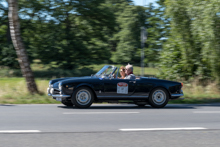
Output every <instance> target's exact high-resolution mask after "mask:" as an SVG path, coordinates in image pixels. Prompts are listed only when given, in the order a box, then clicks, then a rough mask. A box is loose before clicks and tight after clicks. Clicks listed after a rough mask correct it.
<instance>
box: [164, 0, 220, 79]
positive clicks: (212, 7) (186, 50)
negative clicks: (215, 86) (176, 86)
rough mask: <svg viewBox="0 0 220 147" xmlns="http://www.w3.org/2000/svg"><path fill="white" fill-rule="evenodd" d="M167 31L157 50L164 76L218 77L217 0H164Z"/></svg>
mask: <svg viewBox="0 0 220 147" xmlns="http://www.w3.org/2000/svg"><path fill="white" fill-rule="evenodd" d="M165 4H166V7H167V9H166V14H167V15H168V16H169V18H170V22H171V25H170V27H171V32H170V36H169V39H168V41H167V42H166V43H165V44H164V49H163V52H162V54H161V68H162V70H163V71H164V73H163V75H164V76H165V77H170V78H175V77H182V78H185V79H186V80H187V79H190V78H191V77H192V76H198V77H200V78H203V79H204V78H205V79H207V78H213V79H220V68H219V67H220V58H219V56H220V36H219V32H220V27H219V26H220V15H219V12H220V11H219V10H220V1H219V0H209V1H207V0H185V1H182V0H167V1H166V3H165Z"/></svg>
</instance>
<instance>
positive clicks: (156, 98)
mask: <svg viewBox="0 0 220 147" xmlns="http://www.w3.org/2000/svg"><path fill="white" fill-rule="evenodd" d="M168 101H169V94H168V92H167V90H166V89H164V88H156V89H154V90H153V91H152V92H151V94H150V97H149V99H148V102H149V104H150V105H151V106H152V107H154V108H163V107H165V106H166V104H167V103H168Z"/></svg>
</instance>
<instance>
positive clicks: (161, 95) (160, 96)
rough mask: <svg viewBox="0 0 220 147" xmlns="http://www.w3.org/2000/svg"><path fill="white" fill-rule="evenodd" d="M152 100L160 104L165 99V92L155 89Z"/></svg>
mask: <svg viewBox="0 0 220 147" xmlns="http://www.w3.org/2000/svg"><path fill="white" fill-rule="evenodd" d="M152 96H153V101H154V103H155V104H157V105H162V104H163V103H164V102H165V101H166V94H165V92H164V91H163V90H156V91H154V93H153V95H152Z"/></svg>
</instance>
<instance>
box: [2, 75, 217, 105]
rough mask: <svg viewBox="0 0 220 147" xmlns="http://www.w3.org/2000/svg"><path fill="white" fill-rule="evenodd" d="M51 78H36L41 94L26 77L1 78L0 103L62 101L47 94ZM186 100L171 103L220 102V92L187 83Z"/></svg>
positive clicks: (211, 85)
mask: <svg viewBox="0 0 220 147" xmlns="http://www.w3.org/2000/svg"><path fill="white" fill-rule="evenodd" d="M48 82H49V80H45V79H38V78H37V79H36V83H37V85H38V89H39V91H40V92H41V94H35V95H31V94H28V91H27V88H26V83H25V80H24V78H0V104H52V103H54V104H56V103H60V102H57V101H55V100H54V99H52V97H50V96H47V92H46V89H47V87H48ZM183 91H184V97H185V99H184V100H173V101H170V102H169V103H171V104H174V103H182V104H201V103H214V102H220V92H219V91H218V90H217V88H216V85H215V84H209V85H208V86H206V87H202V86H194V84H188V85H187V84H186V85H184V87H183Z"/></svg>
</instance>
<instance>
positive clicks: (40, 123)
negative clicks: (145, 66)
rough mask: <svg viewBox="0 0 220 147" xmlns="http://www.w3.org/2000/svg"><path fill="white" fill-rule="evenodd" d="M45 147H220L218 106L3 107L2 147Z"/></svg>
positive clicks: (0, 116) (0, 109)
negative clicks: (156, 107)
mask: <svg viewBox="0 0 220 147" xmlns="http://www.w3.org/2000/svg"><path fill="white" fill-rule="evenodd" d="M44 146H45V147H63V146H67V147H69V146H74V147H84V146H89V147H121V146H122V147H123V146H126V147H148V146H149V147H189V146H190V147H203V146H204V147H219V146H220V104H204V105H187V104H181V105H176V104H174V105H167V106H166V107H165V108H162V109H155V108H151V107H150V106H145V107H138V106H136V105H132V104H94V105H92V106H91V107H90V108H89V109H77V108H74V107H65V106H63V105H62V104H60V105H55V104H51V105H1V104H0V147H44Z"/></svg>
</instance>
